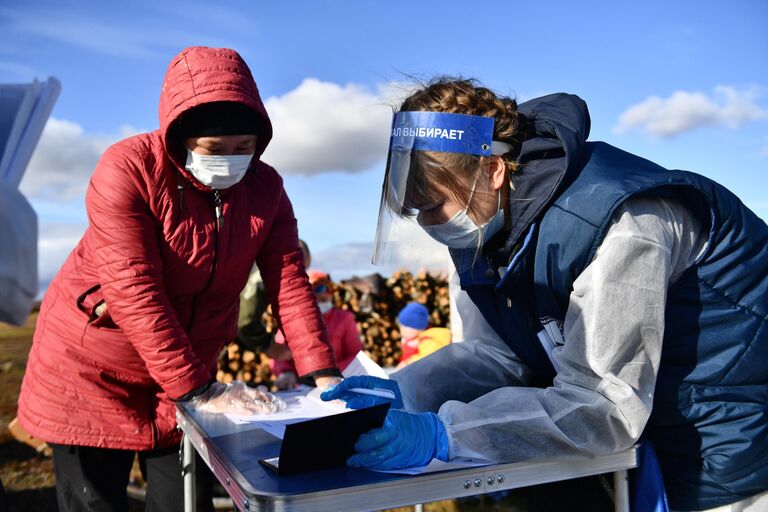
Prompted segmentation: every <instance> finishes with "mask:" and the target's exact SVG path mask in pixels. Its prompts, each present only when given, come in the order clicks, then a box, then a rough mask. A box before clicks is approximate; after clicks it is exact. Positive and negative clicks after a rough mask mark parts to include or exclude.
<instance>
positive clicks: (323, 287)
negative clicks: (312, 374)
mask: <svg viewBox="0 0 768 512" xmlns="http://www.w3.org/2000/svg"><path fill="white" fill-rule="evenodd" d="M309 282H310V284H311V285H312V289H313V290H314V292H315V298H316V299H317V305H318V307H319V308H320V312H321V313H322V314H323V321H324V322H325V326H326V328H327V329H328V339H329V340H330V343H331V348H332V349H333V355H334V357H335V358H336V364H337V365H338V367H339V368H341V369H342V370H343V369H344V368H346V367H347V366H348V365H349V363H351V362H352V360H353V359H355V356H356V355H357V353H358V352H360V351H361V350H362V349H363V343H362V341H361V340H360V331H359V329H358V328H357V322H356V321H355V315H354V314H353V313H352V312H351V311H346V310H343V309H339V308H337V307H335V306H334V305H333V292H334V284H333V281H332V280H331V277H330V276H329V275H328V274H327V273H326V272H321V271H319V270H310V271H309ZM275 341H276V343H277V344H283V343H285V337H284V336H283V334H282V333H278V334H277V336H276V337H275ZM272 373H273V374H274V375H276V376H277V379H276V381H275V384H276V386H277V388H278V389H291V388H293V387H294V386H295V385H296V383H297V381H298V379H297V372H296V366H295V364H294V362H293V361H292V360H290V359H289V360H285V361H273V362H272ZM308 384H311V383H308Z"/></svg>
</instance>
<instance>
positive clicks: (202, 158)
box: [184, 149, 253, 190]
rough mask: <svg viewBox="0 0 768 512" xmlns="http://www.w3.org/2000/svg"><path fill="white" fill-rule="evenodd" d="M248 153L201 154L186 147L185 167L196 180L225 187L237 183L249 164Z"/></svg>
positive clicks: (250, 157)
mask: <svg viewBox="0 0 768 512" xmlns="http://www.w3.org/2000/svg"><path fill="white" fill-rule="evenodd" d="M251 159H253V154H250V155H201V154H199V153H195V152H194V151H191V150H189V149H187V163H186V165H185V167H184V168H185V169H186V170H188V171H189V172H190V173H192V176H194V177H195V179H196V180H197V181H199V182H200V183H202V184H203V185H206V186H208V187H211V188H213V189H219V190H220V189H225V188H229V187H231V186H233V185H235V184H237V183H238V182H239V181H240V180H242V179H243V176H245V173H246V171H248V166H249V165H250V164H251Z"/></svg>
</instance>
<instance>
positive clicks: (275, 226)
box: [18, 47, 340, 511]
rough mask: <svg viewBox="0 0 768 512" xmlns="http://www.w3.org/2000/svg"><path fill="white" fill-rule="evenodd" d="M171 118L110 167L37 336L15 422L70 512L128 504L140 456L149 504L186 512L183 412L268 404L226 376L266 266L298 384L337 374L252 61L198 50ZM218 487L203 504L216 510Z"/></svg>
mask: <svg viewBox="0 0 768 512" xmlns="http://www.w3.org/2000/svg"><path fill="white" fill-rule="evenodd" d="M159 114H160V129H158V130H156V131H153V132H150V133H145V134H141V135H137V136H134V137H131V138H128V139H125V140H123V141H120V142H118V143H116V144H114V145H113V146H111V147H110V148H108V149H107V150H106V152H105V153H104V155H103V156H102V158H101V160H100V161H99V164H98V165H97V167H96V169H95V171H94V173H93V176H92V177H91V180H90V183H89V186H88V191H87V194H86V207H87V211H88V219H89V225H88V229H87V230H86V232H85V234H84V235H83V238H82V239H81V240H80V242H79V243H78V245H77V246H76V248H75V249H74V250H73V251H72V253H71V254H70V255H69V257H68V259H67V260H66V262H65V263H64V265H63V266H62V268H61V270H60V271H59V273H58V274H57V275H56V277H55V278H54V280H53V281H52V283H51V284H50V286H49V288H48V290H47V292H46V294H45V297H44V299H43V303H42V308H41V312H40V316H39V319H38V322H37V327H36V330H35V334H34V340H33V345H32V349H31V352H30V356H29V362H28V365H27V369H26V373H25V375H24V381H23V384H22V389H21V394H20V397H19V410H18V418H19V420H20V422H21V423H22V424H23V426H24V427H25V428H26V429H27V431H29V433H30V434H32V435H34V436H36V437H38V438H40V439H42V440H44V441H46V442H48V443H49V444H50V445H51V446H52V447H53V459H54V468H55V473H56V481H57V495H58V501H59V507H60V509H61V510H62V511H65V510H84V509H85V510H93V509H98V510H124V509H125V508H126V507H127V503H126V499H127V498H126V492H125V489H126V484H127V483H128V475H129V471H130V468H131V465H132V462H133V459H134V452H135V451H138V453H139V461H140V463H141V466H142V467H143V468H144V469H145V477H146V481H147V498H146V499H147V508H148V509H157V510H163V511H171V510H181V509H182V508H183V503H184V500H183V492H182V479H181V471H180V465H179V456H178V446H179V441H180V432H179V431H178V430H177V429H176V422H175V409H176V406H175V404H174V402H175V401H186V400H191V399H194V400H195V401H196V403H198V404H199V405H201V406H205V405H206V404H208V405H211V402H213V405H215V406H216V407H217V408H219V410H226V405H227V403H228V402H239V404H238V405H245V406H248V404H249V403H250V404H257V403H258V402H257V401H255V400H254V398H258V397H256V396H253V397H251V399H250V402H249V401H248V400H245V401H243V400H239V399H241V398H243V396H242V395H243V387H242V386H238V387H229V386H224V385H222V384H219V383H217V382H214V375H215V371H216V360H217V355H218V353H219V351H220V350H221V348H222V347H223V346H224V345H226V344H227V343H229V342H231V341H233V340H234V338H235V335H236V326H237V310H238V301H239V295H240V291H241V290H242V289H243V287H244V285H245V282H246V279H247V278H248V274H249V272H250V270H251V267H252V265H253V262H254V261H256V263H257V265H258V267H259V268H260V269H261V271H262V277H263V279H264V285H265V289H266V292H267V295H268V297H269V300H270V301H271V303H272V305H273V308H274V312H275V314H276V315H277V316H278V317H279V319H280V323H281V326H282V329H283V331H284V332H285V335H286V339H287V341H288V346H289V347H290V348H291V349H292V351H293V354H294V361H295V363H296V366H297V369H298V371H299V374H300V375H302V376H303V375H310V376H313V377H314V378H315V381H316V382H317V383H318V385H327V384H328V383H333V382H337V381H338V377H337V376H338V375H340V373H339V372H338V370H337V368H336V365H335V361H334V359H333V353H332V352H331V349H330V346H329V345H328V343H327V337H326V332H325V328H324V325H323V322H322V318H321V316H320V313H319V311H318V309H317V306H316V304H315V299H314V296H313V294H312V288H311V287H310V285H309V282H308V280H307V276H306V273H305V271H304V265H303V257H302V254H301V250H300V249H299V244H298V236H297V228H296V220H295V218H294V215H293V211H292V208H291V203H290V201H289V200H288V197H287V196H286V193H285V190H284V188H283V185H282V180H281V178H280V176H279V175H278V174H277V173H276V172H275V170H274V169H272V168H271V167H269V166H268V165H266V164H265V163H263V162H261V161H260V156H261V154H262V153H263V151H264V149H265V148H266V146H267V144H268V143H269V141H270V138H271V136H272V127H271V124H270V121H269V118H268V116H267V113H266V111H265V110H264V106H263V104H262V102H261V99H260V97H259V93H258V89H257V87H256V83H255V82H254V80H253V77H252V75H251V72H250V70H249V69H248V66H247V65H246V64H245V62H244V61H243V60H242V58H241V57H240V56H239V55H238V54H237V53H236V52H235V51H233V50H228V49H213V48H205V47H192V48H187V49H185V50H184V51H182V52H181V53H180V54H179V55H177V56H176V57H175V58H174V59H173V60H172V61H171V63H170V65H169V66H168V71H167V73H166V76H165V78H164V80H163V82H162V91H161V94H160V108H159ZM240 384H242V383H240ZM233 390H234V391H233ZM245 394H246V395H247V393H245ZM245 398H248V396H246V397H245ZM198 467H199V468H203V467H204V464H199V465H198ZM205 473H206V472H204V471H201V472H200V474H201V475H204V474H205ZM207 487H209V486H205V485H199V487H198V497H199V498H200V500H199V501H200V503H198V507H199V508H198V510H210V509H211V507H212V504H211V501H210V499H209V498H210V492H209V488H207Z"/></svg>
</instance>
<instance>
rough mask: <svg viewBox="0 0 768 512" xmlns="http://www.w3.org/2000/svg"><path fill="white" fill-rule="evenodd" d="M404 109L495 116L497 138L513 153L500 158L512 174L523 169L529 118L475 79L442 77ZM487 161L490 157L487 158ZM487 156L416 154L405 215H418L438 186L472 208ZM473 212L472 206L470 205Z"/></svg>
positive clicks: (405, 103)
mask: <svg viewBox="0 0 768 512" xmlns="http://www.w3.org/2000/svg"><path fill="white" fill-rule="evenodd" d="M399 111H401V112H412V111H426V112H445V113H452V114H469V115H475V116H484V117H492V118H493V119H494V124H493V140H497V141H501V142H506V143H508V144H510V145H511V146H512V149H511V150H510V151H509V152H507V153H506V154H504V155H500V157H501V159H502V160H503V162H504V165H505V167H506V170H507V173H508V174H509V175H510V176H511V174H512V173H514V172H515V171H517V169H518V163H517V162H516V157H517V155H518V154H519V152H520V147H521V146H522V143H523V141H524V140H525V137H526V131H527V128H526V127H527V123H526V120H525V117H524V116H523V115H522V114H520V113H519V112H518V111H517V101H516V100H514V99H512V98H508V97H505V96H500V95H497V94H496V93H494V92H493V91H491V90H490V89H488V88H486V87H482V86H480V85H478V83H477V81H476V80H473V79H458V78H451V77H439V78H436V79H434V80H432V81H431V82H429V83H428V84H426V85H424V86H422V87H421V88H420V89H419V90H417V91H416V92H414V93H412V94H411V95H410V96H409V97H408V98H406V99H405V100H404V101H403V104H402V105H401V106H400V108H399ZM485 158H487V157H485ZM483 162H484V157H479V156H475V155H466V154H458V153H437V152H430V151H419V152H416V153H414V154H413V155H412V160H411V172H409V183H408V186H407V192H406V197H405V201H404V208H403V209H402V210H401V212H399V213H400V214H402V215H406V216H408V215H413V214H415V213H416V210H417V208H416V207H415V205H418V204H419V203H423V202H425V201H427V202H428V198H429V197H430V194H431V193H432V189H433V188H434V187H433V184H435V183H440V184H442V185H443V186H445V187H446V188H447V189H448V190H449V191H450V193H451V194H452V195H453V197H454V199H455V200H457V201H458V202H463V203H464V204H466V203H467V202H468V201H469V196H470V194H471V189H472V187H473V186H474V184H475V180H476V179H477V170H478V168H480V167H481V166H482V165H483ZM469 208H470V211H471V210H472V205H469Z"/></svg>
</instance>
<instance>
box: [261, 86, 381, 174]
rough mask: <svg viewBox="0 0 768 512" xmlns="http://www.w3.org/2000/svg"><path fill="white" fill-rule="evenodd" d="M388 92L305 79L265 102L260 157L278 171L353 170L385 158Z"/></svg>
mask: <svg viewBox="0 0 768 512" xmlns="http://www.w3.org/2000/svg"><path fill="white" fill-rule="evenodd" d="M388 94H389V91H388V90H383V89H382V90H380V91H378V93H376V94H374V93H372V92H369V91H368V90H366V89H365V88H363V87H361V86H358V85H355V84H347V85H345V86H340V85H337V84H334V83H331V82H322V81H320V80H317V79H314V78H307V79H305V80H304V81H303V82H302V83H301V84H300V85H299V86H298V87H297V88H296V89H294V90H292V91H290V92H288V93H287V94H285V95H283V96H278V97H272V98H269V99H267V100H266V102H265V105H266V108H267V112H268V113H269V116H270V118H271V120H272V125H273V127H274V137H273V139H272V142H271V143H270V145H269V147H268V148H267V150H266V152H265V153H264V157H263V159H264V161H265V162H267V163H269V164H270V165H273V166H274V167H275V168H276V169H277V170H278V172H281V173H284V174H306V175H311V174H319V173H322V172H328V171H347V172H358V171H364V170H367V169H370V168H371V167H372V166H373V165H375V164H377V163H379V162H381V161H382V160H384V159H385V158H386V151H387V146H388V143H389V136H388V133H389V127H390V125H391V122H392V108H391V106H390V103H389V101H390V99H389V98H388V97H387V96H388Z"/></svg>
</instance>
